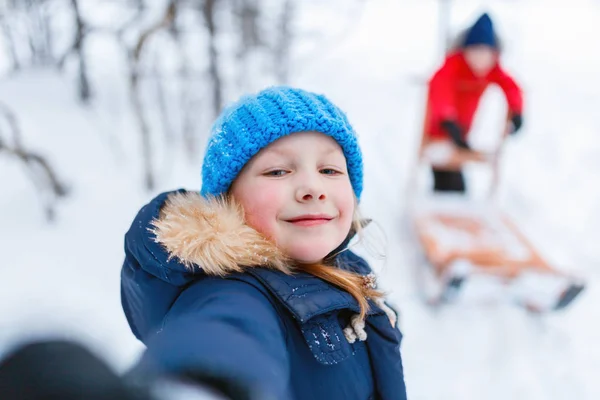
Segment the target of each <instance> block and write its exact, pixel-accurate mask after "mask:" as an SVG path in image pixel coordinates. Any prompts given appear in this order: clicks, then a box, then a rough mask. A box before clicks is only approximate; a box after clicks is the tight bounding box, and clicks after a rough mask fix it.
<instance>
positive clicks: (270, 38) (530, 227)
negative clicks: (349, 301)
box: [0, 0, 600, 400]
mask: <svg viewBox="0 0 600 400" xmlns="http://www.w3.org/2000/svg"><path fill="white" fill-rule="evenodd" d="M482 12H489V13H490V15H491V17H492V18H493V19H494V23H495V27H496V29H497V31H498V33H499V34H500V36H501V38H502V40H503V43H504V51H503V54H502V61H503V66H504V68H505V69H506V70H508V71H510V73H511V74H512V75H513V76H514V77H515V78H516V79H517V80H518V82H519V83H520V84H521V85H522V87H523V90H524V94H525V118H526V119H525V121H526V122H525V126H524V128H523V131H522V132H520V134H519V135H518V136H517V137H515V138H512V139H511V140H510V141H509V142H508V143H507V144H506V147H505V149H504V154H503V158H502V161H501V177H502V179H501V184H500V192H499V202H500V205H501V207H502V208H503V210H504V211H506V212H507V213H508V214H509V215H511V216H512V218H513V219H514V220H515V221H517V222H518V223H519V226H520V227H521V228H522V229H523V230H524V231H525V232H526V234H527V236H528V237H529V238H530V239H531V240H532V242H534V244H535V245H536V246H537V247H538V248H539V249H540V250H541V251H542V253H543V254H544V255H545V256H546V257H547V258H548V259H549V260H550V261H551V262H552V263H553V264H554V265H556V266H558V267H559V268H561V269H563V270H567V271H575V272H577V273H579V274H581V275H583V276H584V277H585V279H586V282H587V288H586V290H585V291H584V292H583V294H582V295H581V297H580V298H578V299H577V300H576V301H575V302H574V303H573V304H572V305H571V306H570V307H569V308H568V309H566V310H564V311H561V312H557V313H553V314H548V315H542V316H539V315H532V314H530V313H528V312H526V311H524V310H523V309H521V308H518V307H514V306H513V305H512V304H509V303H493V304H468V303H465V304H460V305H457V306H452V307H448V308H444V309H441V310H437V311H432V310H431V309H429V308H428V307H427V306H425V305H424V304H423V302H422V301H421V299H420V295H419V293H418V289H417V288H416V285H415V283H414V282H415V280H414V276H413V275H414V269H415V267H418V266H416V265H415V259H417V258H418V257H415V253H417V252H418V249H416V248H415V246H414V241H413V240H411V238H410V237H408V235H407V230H406V229H405V226H404V225H405V224H406V220H405V218H404V215H405V206H406V204H405V200H406V196H405V191H406V188H407V182H408V180H409V179H410V174H411V173H413V169H412V165H413V164H414V162H415V157H416V151H417V146H418V143H419V141H420V135H421V131H422V121H423V113H424V105H425V96H426V88H427V87H426V84H427V80H428V79H429V77H430V75H431V74H432V73H433V72H434V71H435V70H436V69H437V68H438V67H439V65H440V63H441V62H442V60H443V56H444V51H445V46H446V43H447V41H448V40H450V39H451V38H452V36H453V35H455V34H456V33H457V32H459V31H460V30H462V29H464V28H465V27H467V26H469V25H470V24H471V23H472V22H473V21H474V19H475V18H477V16H479V15H480V14H481V13H482ZM599 37H600V1H597V0H571V1H568V2H567V1H564V0H561V1H559V0H556V1H554V0H487V1H474V0H473V1H472V0H328V1H323V0H219V1H217V0H0V182H1V183H2V186H1V189H0V237H1V240H0V255H1V256H0V356H1V355H2V354H3V353H5V352H6V351H8V349H9V348H10V347H11V346H13V345H14V344H16V343H19V342H22V341H26V340H31V339H34V338H38V337H48V336H50V337H63V338H65V337H66V338H72V339H75V340H77V341H81V342H83V343H85V344H86V345H88V346H90V347H91V348H92V349H93V350H94V351H96V352H97V353H99V354H101V355H102V356H103V357H105V358H106V359H107V361H108V362H109V363H110V364H111V365H112V366H114V368H116V369H117V370H119V371H125V370H126V369H127V368H129V367H130V366H131V365H132V364H133V363H134V362H135V360H136V359H137V357H138V356H139V354H140V352H141V351H142V349H143V348H142V345H141V344H140V343H139V342H137V341H136V339H135V338H134V336H133V334H132V333H131V332H130V330H129V327H128V325H127V322H126V320H125V318H124V315H123V312H122V309H121V305H120V293H119V273H120V268H121V263H122V261H123V257H124V253H123V249H122V247H123V235H124V233H125V232H126V230H127V229H128V227H129V224H130V223H131V221H132V219H133V217H134V216H135V214H136V212H137V210H138V209H139V208H140V207H141V206H142V205H143V204H145V203H146V202H147V201H149V200H150V199H151V197H153V196H154V195H155V194H157V193H159V192H162V191H165V190H171V189H176V188H180V187H185V188H188V189H197V188H200V183H201V182H200V167H201V161H202V155H203V151H204V146H205V142H206V139H207V136H208V132H209V128H210V125H211V123H212V122H213V121H214V118H215V116H216V115H217V113H218V112H219V110H220V109H221V108H222V107H223V105H226V104H228V103H229V102H231V101H233V100H235V99H236V98H237V97H238V96H240V95H241V94H243V93H245V92H249V91H256V90H259V89H261V88H263V87H265V86H267V85H271V84H279V83H286V84H290V85H294V86H300V87H303V88H305V89H308V90H313V91H316V92H320V93H324V94H326V95H327V96H328V97H329V98H331V99H332V100H333V101H334V102H335V103H336V104H338V105H339V106H340V107H341V108H342V109H344V110H345V111H346V112H347V114H348V116H349V118H350V120H351V121H352V123H353V125H354V126H355V128H356V130H357V131H358V133H359V135H360V142H361V145H362V147H363V152H364V158H365V168H366V170H365V172H366V181H365V191H364V194H363V199H362V200H361V208H362V212H363V214H365V215H366V216H369V217H372V218H373V219H374V220H375V221H377V223H378V225H377V226H378V227H379V228H380V229H379V232H378V233H377V235H375V238H374V241H375V245H376V246H375V247H377V251H365V255H366V256H367V257H371V258H372V259H371V261H372V262H373V265H374V266H375V268H376V269H377V271H378V272H379V273H380V275H381V278H380V280H381V282H382V285H383V286H384V288H385V289H386V291H387V292H388V293H389V294H390V297H391V299H392V301H393V302H394V303H395V304H396V305H397V306H398V308H399V310H400V312H401V321H400V322H401V328H402V331H403V333H404V335H405V336H404V341H403V348H402V353H403V360H404V367H405V373H406V383H407V389H408V394H409V398H411V399H442V398H443V399H507V398H510V399H536V400H537V399H544V400H546V399H597V398H599V396H600V381H598V379H597V376H598V374H599V373H600V345H599V342H598V338H599V337H600V324H599V323H598V321H600V310H599V309H598V306H597V305H598V304H600V290H599V289H598V282H599V280H600V274H599V273H600V269H599V268H598V264H599V263H600V248H599V247H598V245H597V243H598V241H599V240H600V207H598V204H600V188H599V187H598V182H600V156H599V155H600V122H599V120H598V110H600V78H599V77H598V73H599V71H600V53H598V51H597V49H598V45H597V39H598V38H599ZM505 107H506V106H505V105H504V98H503V95H502V93H501V92H500V91H499V89H496V88H491V89H490V90H489V91H488V92H486V94H485V95H484V99H483V103H482V104H481V107H480V110H479V112H478V114H477V116H476V119H475V124H474V128H473V137H474V141H475V142H476V143H479V144H480V145H481V146H483V147H485V146H486V143H487V142H486V141H487V140H488V139H487V138H488V137H490V135H497V134H498V133H499V132H500V131H501V130H502V128H503V126H502V118H503V114H502V112H499V110H503V109H505ZM468 173H469V175H468V176H469V179H472V181H473V182H474V189H475V192H477V190H478V188H479V187H481V188H484V187H485V183H482V184H481V185H479V183H478V182H484V180H485V176H483V175H482V173H481V172H480V171H477V170H473V171H468ZM425 181H426V179H425ZM422 184H423V185H424V186H426V185H427V182H423V183H422ZM482 190H483V189H482ZM381 252H383V253H385V255H386V257H385V258H381V257H377V255H378V253H381ZM374 253H375V254H374Z"/></svg>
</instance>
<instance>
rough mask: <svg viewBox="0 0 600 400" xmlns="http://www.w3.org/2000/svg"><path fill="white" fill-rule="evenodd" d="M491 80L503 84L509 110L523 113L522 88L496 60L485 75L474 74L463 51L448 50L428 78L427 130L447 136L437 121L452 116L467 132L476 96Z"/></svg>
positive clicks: (439, 135) (474, 109) (441, 136)
mask: <svg viewBox="0 0 600 400" xmlns="http://www.w3.org/2000/svg"><path fill="white" fill-rule="evenodd" d="M490 83H496V84H498V85H499V86H500V87H501V88H502V90H503V91H504V94H505V95H506V100H507V102H508V109H509V111H510V112H511V113H512V114H522V111H523V110H522V108H523V96H522V94H521V88H520V87H519V86H518V85H517V84H516V83H515V81H514V80H513V79H512V78H511V77H510V76H509V75H508V74H507V73H506V72H504V70H503V69H502V67H501V66H500V63H499V62H498V63H496V66H495V67H494V68H493V69H492V70H491V71H490V72H489V73H488V74H487V75H486V76H484V77H477V76H475V75H474V74H473V72H472V71H471V69H470V68H469V66H468V64H467V62H466V60H465V58H464V56H463V53H462V52H457V53H453V54H450V55H449V56H448V57H447V58H446V60H445V62H444V65H443V66H442V67H441V68H440V69H439V70H438V71H437V72H436V73H435V74H434V75H433V77H432V78H431V80H430V81H429V97H428V99H429V100H428V101H429V103H428V111H427V116H426V120H425V132H426V134H428V135H429V136H430V137H431V138H447V137H448V134H447V133H446V131H444V130H443V129H442V128H441V126H440V123H441V122H442V121H443V120H452V121H454V122H456V123H458V124H459V126H460V127H461V128H463V130H464V132H465V135H468V132H469V130H470V129H471V123H472V122H473V116H474V115H475V111H476V110H477V106H478V104H479V100H480V99H481V96H482V95H483V92H484V91H485V89H486V88H487V87H488V85H489V84H490Z"/></svg>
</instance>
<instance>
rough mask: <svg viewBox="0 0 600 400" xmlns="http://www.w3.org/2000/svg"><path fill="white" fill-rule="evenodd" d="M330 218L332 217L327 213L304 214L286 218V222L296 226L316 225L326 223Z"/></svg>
mask: <svg viewBox="0 0 600 400" xmlns="http://www.w3.org/2000/svg"><path fill="white" fill-rule="evenodd" d="M332 219H333V217H330V216H327V215H314V216H313V215H304V216H301V217H296V218H292V219H288V220H286V222H289V223H290V224H293V225H296V226H318V225H323V224H326V223H328V222H329V221H331V220H332Z"/></svg>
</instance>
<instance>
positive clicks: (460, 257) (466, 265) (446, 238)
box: [410, 123, 584, 312]
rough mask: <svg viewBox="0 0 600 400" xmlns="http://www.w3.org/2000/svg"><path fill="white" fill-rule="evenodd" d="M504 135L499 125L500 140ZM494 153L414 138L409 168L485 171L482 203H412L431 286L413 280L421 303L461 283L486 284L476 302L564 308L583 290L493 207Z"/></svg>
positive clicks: (445, 297) (446, 298)
mask: <svg viewBox="0 0 600 400" xmlns="http://www.w3.org/2000/svg"><path fill="white" fill-rule="evenodd" d="M508 129H509V125H508V123H507V126H506V129H505V132H504V136H506V134H507V133H508ZM504 136H503V138H502V139H504ZM499 149H500V147H499ZM499 153H500V151H499V150H498V151H496V152H495V153H489V154H486V153H481V152H470V151H465V150H462V149H459V148H457V147H456V146H454V145H453V144H452V143H450V142H448V141H443V140H436V141H432V140H430V139H428V138H427V136H426V135H423V137H422V141H421V143H420V147H419V152H418V163H417V166H419V165H423V164H425V165H428V166H436V167H438V168H442V169H445V170H459V169H461V168H462V167H463V166H465V165H466V164H468V163H481V164H483V165H486V166H488V167H490V168H492V176H493V178H492V183H491V185H490V193H489V197H488V198H487V199H483V200H471V199H469V198H467V197H466V196H463V195H460V194H452V195H445V194H431V195H427V196H424V197H423V198H420V199H418V200H415V199H413V201H412V203H413V204H412V208H411V211H410V214H411V219H412V223H413V228H414V232H415V235H416V237H417V239H418V242H419V243H420V245H421V247H422V249H423V254H424V258H425V260H426V261H427V264H429V267H430V268H431V269H430V271H429V279H430V281H433V285H432V282H429V283H427V284H423V282H421V285H422V289H423V290H424V292H425V293H424V294H425V297H426V299H427V302H428V304H431V305H440V304H444V303H448V302H451V301H453V300H455V299H457V297H458V296H459V295H461V294H462V293H463V292H464V291H465V284H466V283H468V282H469V281H473V280H477V281H479V282H480V283H481V282H486V284H485V285H483V286H484V287H486V288H487V289H484V290H483V291H487V292H488V293H483V294H484V295H483V296H480V297H483V298H486V296H487V297H488V298H489V297H493V296H489V294H490V293H489V292H492V291H496V292H497V293H500V294H499V297H506V296H510V297H511V298H513V299H515V301H516V302H518V303H519V304H520V305H522V306H524V307H526V308H527V309H528V310H530V311H536V312H544V311H551V310H559V309H562V308H565V307H566V306H568V305H569V304H570V303H571V302H572V301H573V300H574V299H575V298H576V297H577V296H578V295H579V294H580V293H581V291H582V290H583V289H584V284H583V283H582V282H581V280H580V279H578V278H576V277H574V276H570V275H569V274H567V273H565V272H563V271H560V270H559V269H557V268H555V267H554V266H552V265H551V264H550V263H549V262H548V261H547V260H546V259H545V258H544V257H543V256H542V255H541V254H540V252H539V251H538V250H537V249H536V247H535V246H534V245H533V244H532V243H531V242H530V241H529V240H528V239H527V237H526V236H525V235H524V234H523V232H522V231H521V230H520V229H519V228H518V226H517V225H516V224H515V223H514V222H513V221H512V220H511V219H510V218H509V217H508V216H507V215H506V214H505V213H503V212H502V211H501V210H500V209H499V208H498V207H497V206H496V205H495V202H494V201H493V197H494V196H495V191H496V186H497V183H498V160H499ZM415 175H416V172H415ZM412 190H413V192H414V191H415V188H414V187H413V188H412ZM490 282H494V284H493V285H492V284H490ZM492 287H494V289H493V290H492V289H491V288H492ZM471 292H474V291H471Z"/></svg>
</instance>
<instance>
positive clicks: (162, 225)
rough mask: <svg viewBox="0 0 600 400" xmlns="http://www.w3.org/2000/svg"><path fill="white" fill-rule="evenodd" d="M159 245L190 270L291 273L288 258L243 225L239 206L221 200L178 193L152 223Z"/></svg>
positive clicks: (219, 273)
mask: <svg viewBox="0 0 600 400" xmlns="http://www.w3.org/2000/svg"><path fill="white" fill-rule="evenodd" d="M152 226H153V228H152V229H151V231H152V232H153V233H154V234H155V235H156V241H157V242H158V243H160V244H162V245H163V246H164V247H165V248H166V249H167V251H168V252H169V254H170V258H173V257H176V258H177V259H179V260H180V261H181V262H182V263H183V264H184V265H185V266H186V267H187V268H189V269H190V270H193V269H196V268H199V269H202V271H204V272H205V273H207V274H210V275H218V276H224V275H226V274H228V273H232V272H240V271H242V270H243V269H244V268H247V267H259V266H260V267H270V268H273V269H277V270H279V271H282V272H285V273H290V268H289V267H288V260H287V259H286V257H285V255H284V254H283V253H282V252H281V251H280V250H279V249H278V248H277V247H276V246H275V245H274V244H273V243H272V242H270V241H269V240H268V239H266V238H265V237H264V236H262V235H261V234H260V233H258V232H257V231H256V230H254V229H252V228H251V227H249V226H248V225H246V224H245V223H244V214H243V210H242V208H241V206H239V205H238V204H236V203H234V202H233V201H230V200H226V199H224V198H222V197H219V198H214V197H213V198H209V199H206V198H204V197H202V196H201V195H200V194H199V193H195V192H187V193H174V194H172V195H170V196H169V197H168V199H167V201H166V203H165V204H164V205H163V207H162V209H161V212H160V216H159V218H158V219H156V220H154V221H153V222H152Z"/></svg>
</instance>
